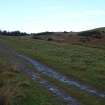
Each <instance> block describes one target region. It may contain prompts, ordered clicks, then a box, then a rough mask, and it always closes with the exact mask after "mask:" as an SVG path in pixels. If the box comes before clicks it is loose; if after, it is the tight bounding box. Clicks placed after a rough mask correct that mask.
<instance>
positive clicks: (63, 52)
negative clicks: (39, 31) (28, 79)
mask: <svg viewBox="0 0 105 105" xmlns="http://www.w3.org/2000/svg"><path fill="white" fill-rule="evenodd" d="M0 42H2V43H6V44H7V45H10V46H12V47H13V48H15V49H16V50H17V51H18V52H22V53H24V54H26V55H28V56H30V57H32V58H35V59H38V60H40V61H41V62H43V63H45V64H47V65H50V66H51V67H53V68H55V69H56V70H58V71H59V72H61V73H63V74H65V75H67V76H68V77H69V76H70V77H72V78H75V79H77V80H80V81H82V82H84V83H87V84H90V85H93V86H95V87H96V88H98V89H100V90H104V91H105V50H104V49H101V48H92V47H89V46H86V45H85V46H83V45H72V44H60V43H55V42H47V41H40V40H33V39H25V38H15V37H14V38H6V37H2V38H0ZM49 80H50V79H49ZM51 81H52V82H53V83H55V84H56V85H58V86H59V87H61V88H62V87H63V88H64V89H65V90H66V91H67V92H68V93H70V94H72V95H73V96H74V97H76V98H77V99H78V100H80V101H81V102H82V103H85V105H104V104H105V102H103V100H100V99H98V98H96V97H92V96H89V95H87V94H86V93H83V92H80V91H79V90H78V89H75V88H74V87H71V88H68V87H67V86H65V84H61V83H58V82H57V81H55V80H51ZM38 105H40V104H38ZM46 105H47V104H46ZM50 105H51V104H50ZM54 105H56V104H54ZM58 105H59V104H58ZM60 105H61V104H60Z"/></svg>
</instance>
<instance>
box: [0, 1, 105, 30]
mask: <svg viewBox="0 0 105 105" xmlns="http://www.w3.org/2000/svg"><path fill="white" fill-rule="evenodd" d="M104 26H105V0H0V29H2V30H9V31H13V30H20V31H25V32H42V31H81V30H86V29H92V28H96V27H104Z"/></svg>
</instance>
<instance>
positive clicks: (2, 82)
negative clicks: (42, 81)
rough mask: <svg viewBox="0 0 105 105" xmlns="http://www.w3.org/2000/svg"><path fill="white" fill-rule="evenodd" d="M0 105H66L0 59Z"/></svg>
mask: <svg viewBox="0 0 105 105" xmlns="http://www.w3.org/2000/svg"><path fill="white" fill-rule="evenodd" d="M0 105H66V104H65V103H63V102H62V101H61V100H59V99H57V98H56V97H54V96H53V95H52V94H51V93H50V92H48V91H47V90H46V89H45V88H43V87H41V86H40V85H39V84H38V83H37V82H33V81H31V80H30V79H29V78H28V77H26V75H24V74H22V73H20V72H19V71H18V70H17V69H16V67H15V66H13V65H10V64H8V63H7V62H5V59H4V58H3V57H0Z"/></svg>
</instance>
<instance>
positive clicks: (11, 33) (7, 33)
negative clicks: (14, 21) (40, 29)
mask: <svg viewBox="0 0 105 105" xmlns="http://www.w3.org/2000/svg"><path fill="white" fill-rule="evenodd" d="M0 35H3V36H27V35H30V34H28V33H26V32H20V31H12V32H9V31H6V30H5V31H1V30H0Z"/></svg>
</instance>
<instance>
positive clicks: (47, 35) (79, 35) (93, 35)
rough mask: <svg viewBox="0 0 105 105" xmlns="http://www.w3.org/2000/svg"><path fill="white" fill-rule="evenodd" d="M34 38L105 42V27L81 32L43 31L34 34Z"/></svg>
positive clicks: (58, 40) (73, 41) (71, 41)
mask: <svg viewBox="0 0 105 105" xmlns="http://www.w3.org/2000/svg"><path fill="white" fill-rule="evenodd" d="M33 38H34V39H41V40H48V41H57V42H68V43H92V44H96V43H105V27H101V28H96V29H92V30H86V31H81V32H66V31H65V32H43V33H38V34H34V35H33Z"/></svg>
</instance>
